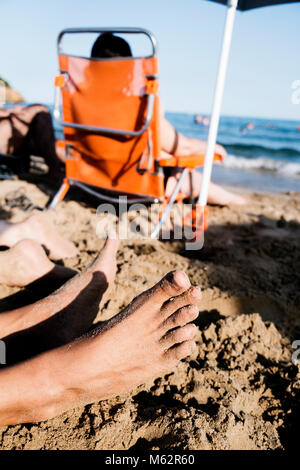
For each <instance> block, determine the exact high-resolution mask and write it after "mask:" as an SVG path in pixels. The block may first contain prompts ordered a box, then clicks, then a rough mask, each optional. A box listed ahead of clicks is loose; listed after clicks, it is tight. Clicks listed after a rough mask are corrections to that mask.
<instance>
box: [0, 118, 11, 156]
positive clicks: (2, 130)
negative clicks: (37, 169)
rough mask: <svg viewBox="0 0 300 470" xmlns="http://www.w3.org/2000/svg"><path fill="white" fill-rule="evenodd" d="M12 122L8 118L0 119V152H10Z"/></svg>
mask: <svg viewBox="0 0 300 470" xmlns="http://www.w3.org/2000/svg"><path fill="white" fill-rule="evenodd" d="M12 135H13V130H12V123H11V122H10V120H9V119H1V120H0V153H6V154H11V151H12V148H11V139H12Z"/></svg>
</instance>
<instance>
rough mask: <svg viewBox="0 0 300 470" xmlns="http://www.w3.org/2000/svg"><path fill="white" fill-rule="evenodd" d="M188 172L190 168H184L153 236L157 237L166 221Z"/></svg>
mask: <svg viewBox="0 0 300 470" xmlns="http://www.w3.org/2000/svg"><path fill="white" fill-rule="evenodd" d="M187 173H188V169H187V168H185V169H184V170H183V172H182V173H181V176H180V178H179V180H178V183H177V184H176V186H175V188H174V191H173V193H172V195H171V197H170V200H169V202H168V204H167V206H166V207H165V209H164V210H163V213H162V214H161V217H160V219H159V221H158V222H157V224H156V226H155V227H154V230H153V232H152V233H151V238H156V237H157V236H158V234H159V232H160V230H161V228H162V226H163V223H164V221H165V220H166V217H167V216H168V215H169V213H170V211H171V209H172V206H173V204H174V202H175V201H176V197H177V195H178V193H179V191H180V189H181V187H182V184H183V182H184V180H185V178H186V176H187Z"/></svg>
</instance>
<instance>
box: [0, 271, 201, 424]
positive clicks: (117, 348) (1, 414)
mask: <svg viewBox="0 0 300 470" xmlns="http://www.w3.org/2000/svg"><path fill="white" fill-rule="evenodd" d="M199 298H200V292H199V290H198V289H197V288H195V287H191V285H190V281H189V279H188V277H187V276H186V274H185V273H183V272H180V271H179V272H172V273H169V274H167V276H165V277H164V278H163V279H162V280H161V281H160V282H159V283H158V284H157V285H155V286H154V287H152V288H151V289H149V290H147V291H145V292H144V293H143V294H141V295H139V296H138V297H136V298H135V299H134V300H133V301H132V302H131V304H129V305H128V307H127V308H125V310H123V311H122V312H121V313H119V314H118V315H116V316H115V317H113V318H112V319H111V320H109V321H108V322H106V323H105V324H104V326H103V325H102V326H101V327H99V328H94V330H93V331H91V332H90V333H88V334H86V335H85V336H83V337H81V338H79V339H78V340H76V341H74V342H73V343H69V344H67V345H65V346H62V347H60V348H56V349H52V350H51V351H47V352H45V353H43V354H40V355H39V356H37V357H35V358H33V359H31V360H29V361H27V362H25V363H24V362H23V363H22V362H21V363H19V364H17V365H16V366H14V367H7V368H5V369H4V370H2V371H0V425H9V424H17V423H22V422H23V423H24V422H33V421H42V420H46V419H49V418H53V417H54V416H57V415H58V414H61V413H62V412H64V411H66V410H68V409H70V408H73V407H76V406H79V405H85V404H88V403H92V402H95V401H99V400H104V399H108V398H111V397H112V396H115V395H120V394H122V393H124V392H127V391H129V390H131V389H133V388H134V387H136V386H137V385H140V384H142V383H145V382H146V381H148V380H151V379H154V378H156V377H159V376H162V375H164V374H166V373H168V372H170V371H172V370H173V369H174V368H175V367H176V365H177V363H178V362H179V361H180V360H181V359H183V358H185V357H186V356H188V355H190V354H191V353H192V351H193V349H194V348H195V347H196V344H195V342H194V341H193V338H194V336H195V333H196V331H197V327H196V326H195V325H193V324H190V322H192V321H193V320H195V319H196V317H197V316H198V309H197V307H196V305H195V304H196V302H198V301H199ZM86 309H87V310H88V309H89V304H88V303H87V304H86ZM16 383H18V384H19V386H18V387H16V385H15V384H16Z"/></svg>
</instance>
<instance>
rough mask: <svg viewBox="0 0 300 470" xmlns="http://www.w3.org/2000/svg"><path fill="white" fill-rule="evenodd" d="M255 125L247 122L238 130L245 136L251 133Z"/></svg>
mask: <svg viewBox="0 0 300 470" xmlns="http://www.w3.org/2000/svg"><path fill="white" fill-rule="evenodd" d="M254 128H255V124H254V123H253V122H247V123H246V124H244V125H243V126H242V127H241V128H240V133H241V134H246V132H247V131H253V129H254Z"/></svg>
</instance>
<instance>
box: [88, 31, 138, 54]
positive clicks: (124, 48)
mask: <svg viewBox="0 0 300 470" xmlns="http://www.w3.org/2000/svg"><path fill="white" fill-rule="evenodd" d="M91 57H93V58H95V59H96V58H98V59H107V58H111V57H132V53H131V49H130V46H129V44H128V42H127V41H125V39H122V38H120V37H119V36H114V35H113V34H112V33H103V34H100V36H98V38H97V39H96V41H95V42H94V45H93V47H92V51H91Z"/></svg>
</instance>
